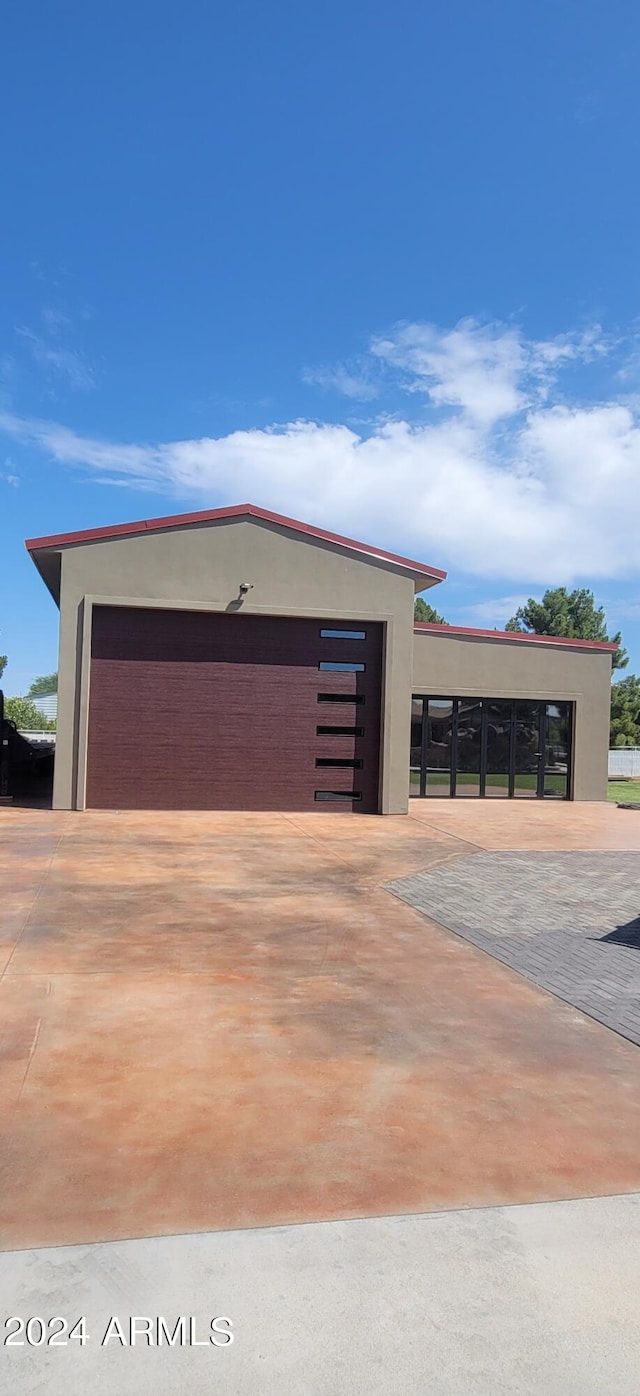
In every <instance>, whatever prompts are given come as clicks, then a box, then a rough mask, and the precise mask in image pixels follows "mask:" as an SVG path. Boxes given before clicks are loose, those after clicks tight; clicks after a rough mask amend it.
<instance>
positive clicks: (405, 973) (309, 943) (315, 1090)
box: [0, 801, 640, 1249]
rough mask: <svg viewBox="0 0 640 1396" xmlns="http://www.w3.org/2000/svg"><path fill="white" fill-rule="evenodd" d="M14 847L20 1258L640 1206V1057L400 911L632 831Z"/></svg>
mask: <svg viewBox="0 0 640 1396" xmlns="http://www.w3.org/2000/svg"><path fill="white" fill-rule="evenodd" d="M0 821H1V822H0V857H1V859H2V870H1V871H2V879H3V888H4V893H3V897H2V901H1V903H0V916H1V918H2V920H1V924H2V929H1V931H0V953H1V956H2V961H1V964H2V969H3V974H2V979H1V981H0V1014H1V1018H2V1023H3V1039H2V1054H1V1069H2V1070H1V1083H2V1106H3V1109H2V1130H3V1136H4V1137H3V1154H4V1172H3V1186H2V1193H1V1200H0V1209H1V1219H0V1223H1V1232H0V1236H1V1242H2V1245H3V1246H4V1247H5V1248H7V1249H10V1248H27V1247H35V1246H48V1245H70V1244H72V1243H87V1242H100V1241H114V1240H118V1239H120V1238H128V1237H152V1236H160V1235H168V1234H171V1233H187V1232H196V1231H202V1232H204V1231H213V1230H217V1229H232V1228H243V1227H264V1226H272V1225H274V1224H278V1225H280V1224H288V1223H292V1222H296V1223H300V1222H311V1221H318V1220H329V1219H334V1220H338V1219H346V1218H357V1217H374V1216H382V1215H385V1214H400V1213H424V1212H434V1211H440V1210H447V1209H457V1208H469V1207H475V1208H477V1207H487V1206H489V1207H495V1206H504V1205H506V1204H513V1203H531V1202H541V1201H549V1200H552V1199H560V1198H578V1197H589V1196H595V1195H598V1194H616V1193H632V1192H636V1191H639V1190H640V1071H639V1065H640V1057H639V1055H638V1048H637V1047H635V1046H634V1045H632V1044H631V1043H629V1042H627V1041H624V1040H623V1039H622V1038H621V1037H618V1036H617V1035H616V1034H615V1033H613V1032H611V1031H610V1030H608V1029H607V1028H605V1027H603V1026H601V1025H599V1024H598V1023H595V1022H594V1021H592V1020H591V1019H590V1018H588V1017H585V1016H583V1015H582V1014H581V1013H580V1012H578V1011H576V1010H575V1009H574V1008H573V1007H571V1006H569V1005H567V1004H565V1003H562V1002H560V1001H559V1000H558V999H556V998H554V997H552V996H551V995H550V994H548V993H546V992H544V991H543V990H542V989H540V988H539V987H537V986H535V985H534V984H531V983H529V982H527V981H526V979H524V978H523V977H521V976H520V975H519V974H517V973H516V972H515V971H514V970H513V969H512V968H510V967H508V966H506V965H504V964H501V963H499V962H498V961H497V960H496V959H493V958H492V957H491V956H490V955H489V954H487V953H485V952H484V951H483V950H481V949H478V948H477V947H476V946H474V945H472V944H470V943H467V942H465V941H464V940H461V939H460V938H458V937H456V936H454V935H452V934H451V933H450V932H448V931H446V930H444V929H443V928H442V927H440V926H439V925H437V924H436V923H435V922H432V921H430V920H429V919H428V918H425V917H424V916H423V915H421V914H419V913H417V912H416V911H415V910H413V909H412V908H411V907H409V906H407V905H404V904H403V903H402V902H400V901H398V900H397V898H394V897H392V896H390V895H389V893H388V892H387V891H386V890H384V887H383V884H384V883H386V882H388V881H390V880H392V879H398V878H403V877H407V876H409V875H411V874H413V873H416V872H419V871H423V870H425V869H429V868H436V867H443V866H444V865H445V864H447V862H451V863H453V861H454V860H459V859H465V858H469V857H473V855H474V853H475V852H476V851H478V852H481V851H482V850H487V849H500V848H525V849H526V848H529V849H545V848H551V849H555V850H558V849H565V850H570V849H578V850H580V849H582V850H584V849H619V850H623V849H637V848H638V846H639V845H640V818H639V817H638V816H637V815H636V814H634V813H633V812H627V811H622V810H618V809H616V808H613V807H609V806H605V805H603V806H600V805H598V806H595V805H593V806H584V805H583V806H580V805H569V804H562V805H538V804H535V803H534V804H532V805H529V804H528V803H527V804H525V803H524V802H523V803H515V802H513V803H510V804H509V805H508V807H498V806H497V802H494V803H491V802H488V801H487V802H483V803H482V804H480V803H478V804H474V803H473V802H471V801H469V802H466V803H462V802H461V803H460V804H458V805H454V804H450V803H446V802H442V803H440V802H437V801H434V802H433V803H432V804H427V802H420V803H418V802H414V803H413V805H412V814H411V816H410V817H408V818H396V819H375V818H365V817H361V816H358V817H355V816H348V815H346V816H345V815H338V816H332V815H324V814H319V815H308V816H284V815H282V816H280V815H262V816H260V815H256V814H253V815H240V814H215V813H211V814H197V815H190V814H147V813H145V814H135V813H122V814H117V813H113V814H112V813H102V812H89V813H85V814H75V813H73V814H63V813H51V812H46V811H26V810H17V809H16V810H11V809H3V810H2V811H0Z"/></svg>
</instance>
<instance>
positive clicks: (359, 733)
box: [316, 727, 364, 737]
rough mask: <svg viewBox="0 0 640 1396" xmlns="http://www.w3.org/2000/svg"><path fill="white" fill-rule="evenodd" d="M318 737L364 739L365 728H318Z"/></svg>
mask: <svg viewBox="0 0 640 1396" xmlns="http://www.w3.org/2000/svg"><path fill="white" fill-rule="evenodd" d="M316 737H364V727H316Z"/></svg>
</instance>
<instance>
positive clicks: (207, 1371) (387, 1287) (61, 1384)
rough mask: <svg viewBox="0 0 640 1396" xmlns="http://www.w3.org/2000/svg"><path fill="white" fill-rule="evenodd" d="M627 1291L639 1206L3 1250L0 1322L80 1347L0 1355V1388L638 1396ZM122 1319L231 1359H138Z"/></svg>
mask: <svg viewBox="0 0 640 1396" xmlns="http://www.w3.org/2000/svg"><path fill="white" fill-rule="evenodd" d="M639 1294H640V1197H637V1196H636V1197H616V1198H608V1199H597V1200H593V1201H588V1202H565V1203H552V1204H542V1205H539V1206H524V1207H511V1208H495V1209H493V1210H488V1211H467V1212H449V1213H446V1214H444V1213H441V1214H439V1215H432V1216H425V1217H413V1216H407V1217H401V1218H393V1219H388V1218H377V1219H373V1220H366V1221H353V1222H333V1223H327V1224H324V1225H323V1224H318V1225H315V1226H299V1227H287V1228H282V1229H280V1228H274V1229H271V1230H257V1231H242V1232H227V1233H218V1234H217V1235H200V1236H191V1237H184V1236H174V1237H171V1238H165V1239H161V1240H146V1241H128V1242H120V1243H115V1244H111V1245H101V1246H78V1247H71V1248H66V1249H53V1250H44V1251H43V1250H37V1251H24V1252H18V1253H16V1252H14V1253H12V1254H6V1255H4V1256H3V1258H2V1266H1V1267H0V1296H1V1301H2V1308H3V1311H4V1313H5V1314H6V1315H9V1314H16V1315H22V1316H25V1317H27V1316H30V1315H44V1316H45V1317H50V1316H54V1315H61V1316H63V1317H66V1318H67V1319H69V1320H70V1322H73V1321H75V1319H77V1318H78V1317H79V1316H80V1315H81V1314H84V1315H86V1331H87V1333H88V1334H89V1341H88V1342H87V1343H86V1344H85V1346H84V1347H81V1346H80V1345H79V1343H78V1341H77V1339H73V1338H72V1339H71V1340H69V1343H68V1346H67V1347H29V1346H27V1345H26V1344H25V1346H23V1347H16V1348H5V1349H3V1354H2V1357H3V1390H6V1391H7V1392H11V1393H12V1396H13V1393H16V1396H31V1393H33V1396H36V1394H37V1396H87V1394H88V1393H91V1396H209V1393H211V1392H215V1393H221V1396H224V1393H228V1396H604V1393H609V1392H611V1393H613V1392H615V1393H616V1396H637V1392H638V1385H639V1379H638V1373H639V1372H640V1319H639V1314H640V1309H639V1306H638V1295H639ZM133 1315H136V1316H138V1319H139V1320H140V1319H144V1318H149V1319H152V1320H153V1324H152V1330H151V1331H152V1334H153V1336H154V1337H155V1336H156V1335H157V1325H156V1322H155V1320H156V1319H157V1318H158V1317H162V1318H164V1319H165V1320H166V1323H167V1324H168V1325H169V1330H170V1331H173V1330H174V1329H175V1325H176V1321H177V1319H178V1318H179V1317H180V1316H181V1315H184V1316H185V1317H187V1316H193V1317H194V1319H195V1320H196V1326H195V1329H194V1330H192V1332H193V1333H194V1336H195V1337H196V1338H197V1340H198V1343H201V1342H203V1341H204V1340H205V1339H206V1337H207V1336H208V1334H209V1321H210V1319H211V1318H214V1317H220V1316H224V1317H228V1318H230V1319H231V1320H232V1323H233V1333H234V1342H233V1345H232V1346H230V1347H226V1346H225V1347H214V1346H212V1345H208V1346H206V1345H205V1346H197V1347H193V1346H176V1347H174V1348H170V1347H168V1346H167V1345H166V1343H165V1344H164V1345H163V1346H161V1347H157V1346H155V1345H154V1347H148V1346H147V1345H146V1342H147V1340H146V1339H145V1338H138V1340H137V1342H136V1345H135V1347H133V1348H132V1347H131V1346H129V1345H128V1342H129V1336H130V1318H131V1316H133ZM114 1317H117V1318H118V1319H119V1321H120V1326H121V1330H122V1332H123V1334H124V1336H125V1338H126V1339H127V1346H126V1347H123V1346H122V1344H121V1341H120V1339H119V1338H118V1337H115V1338H111V1339H110V1340H109V1341H108V1342H107V1345H106V1346H102V1345H101V1340H102V1338H103V1336H104V1334H105V1333H106V1332H107V1331H108V1330H109V1320H110V1319H112V1318H114ZM110 1331H111V1332H112V1333H113V1332H115V1331H116V1330H115V1326H114V1325H113V1324H112V1325H111V1329H110ZM137 1331H138V1332H139V1333H141V1332H142V1325H141V1324H140V1322H138V1325H137ZM186 1332H187V1335H188V1332H189V1329H188V1326H187V1328H186ZM32 1333H33V1334H34V1336H37V1334H38V1328H37V1325H32ZM23 1336H24V1335H23Z"/></svg>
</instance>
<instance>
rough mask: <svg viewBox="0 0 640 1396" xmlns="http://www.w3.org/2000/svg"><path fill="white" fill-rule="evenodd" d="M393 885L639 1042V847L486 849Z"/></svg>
mask: <svg viewBox="0 0 640 1396" xmlns="http://www.w3.org/2000/svg"><path fill="white" fill-rule="evenodd" d="M387 886H388V890H389V891H390V892H393V893H394V894H395V895H396V896H397V897H400V898H401V899H402V901H404V902H408V903H409V905H410V906H413V907H415V908H416V909H417V910H418V911H421V912H423V913H424V915H425V916H429V917H430V918H431V919H432V920H434V921H437V922H438V923H439V924H440V925H442V926H446V927H447V929H448V930H451V931H455V932H456V934H457V935H459V936H462V937H464V939H465V940H468V941H471V943H472V944H473V945H476V946H478V948H479V949H481V950H486V951H487V952H488V953H489V954H490V955H493V956H494V957H495V959H497V960H501V961H502V963H503V964H506V965H510V966H511V968H512V969H515V970H518V972H519V973H520V974H523V975H525V976H526V978H527V979H530V980H532V981H533V983H534V984H538V985H540V987H541V988H543V989H547V990H549V992H550V993H552V994H555V995H556V996H557V997H558V998H561V999H564V1000H565V1002H567V1003H570V1004H572V1005H573V1006H574V1007H575V1008H579V1009H580V1010H581V1011H582V1012H583V1013H587V1014H589V1016H590V1017H592V1018H595V1019H597V1021H598V1022H600V1023H604V1024H605V1026H606V1027H608V1028H612V1029H613V1030H614V1031H615V1032H618V1033H620V1034H621V1035H622V1036H623V1037H627V1038H629V1040H630V1041H632V1042H635V1043H637V1044H638V1045H640V859H639V857H638V854H637V853H635V852H628V851H620V852H613V851H608V852H599V851H596V850H592V851H589V852H577V851H576V852H559V853H551V852H548V853H547V852H526V853H517V852H509V851H500V852H495V851H494V852H485V853H478V854H474V855H473V856H472V857H465V858H462V859H456V861H455V862H453V863H450V864H445V865H444V866H442V867H438V868H435V869H434V870H429V871H425V872H421V873H418V874H415V875H413V876H410V877H405V878H398V879H396V880H395V881H393V882H390V883H388V884H387Z"/></svg>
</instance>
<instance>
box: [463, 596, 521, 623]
mask: <svg viewBox="0 0 640 1396" xmlns="http://www.w3.org/2000/svg"><path fill="white" fill-rule="evenodd" d="M528 599H529V598H528V595H527V593H526V592H520V593H518V594H517V595H515V596H493V597H489V598H488V599H487V600H486V601H476V602H475V603H474V604H473V605H472V606H457V607H456V615H457V616H460V617H464V619H463V620H461V622H460V623H461V624H464V625H486V626H493V627H495V628H497V629H498V630H504V627H505V625H506V623H507V621H508V620H511V617H512V616H515V613H516V611H517V610H519V608H520V606H524V604H525V602H526V601H528Z"/></svg>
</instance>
